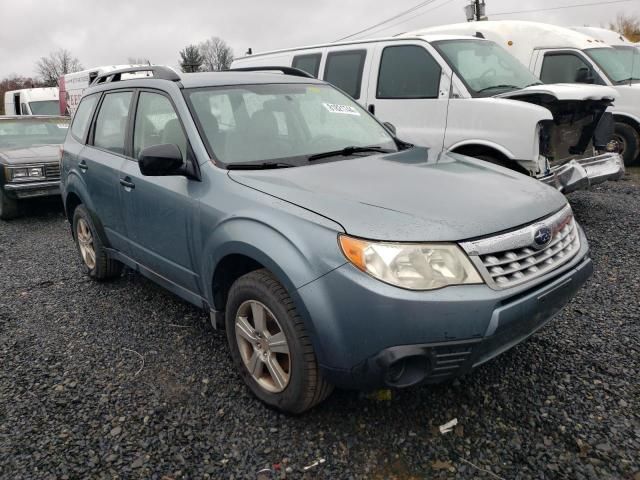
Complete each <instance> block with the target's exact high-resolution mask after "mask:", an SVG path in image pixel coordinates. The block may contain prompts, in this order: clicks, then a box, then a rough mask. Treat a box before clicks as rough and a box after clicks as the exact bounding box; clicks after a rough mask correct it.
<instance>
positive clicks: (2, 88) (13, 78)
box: [0, 75, 44, 115]
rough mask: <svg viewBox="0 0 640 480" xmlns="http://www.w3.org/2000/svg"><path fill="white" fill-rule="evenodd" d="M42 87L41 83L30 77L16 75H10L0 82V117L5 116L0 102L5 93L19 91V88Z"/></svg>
mask: <svg viewBox="0 0 640 480" xmlns="http://www.w3.org/2000/svg"><path fill="white" fill-rule="evenodd" d="M43 86H44V85H42V83H40V82H38V81H37V80H34V79H33V78H31V77H20V76H18V75H10V76H9V77H7V78H3V79H2V80H0V115H4V114H5V111H4V102H3V101H2V100H1V99H3V98H4V94H5V92H8V91H9V90H20V89H21V88H37V87H43Z"/></svg>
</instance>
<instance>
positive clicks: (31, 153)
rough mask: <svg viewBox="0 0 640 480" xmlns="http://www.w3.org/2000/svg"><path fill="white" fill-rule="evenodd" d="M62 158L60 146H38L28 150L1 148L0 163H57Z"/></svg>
mask: <svg viewBox="0 0 640 480" xmlns="http://www.w3.org/2000/svg"><path fill="white" fill-rule="evenodd" d="M59 158H60V145H57V144H56V145H36V146H33V147H27V148H0V163H2V164H4V165H20V164H29V163H40V162H55V161H58V159H59Z"/></svg>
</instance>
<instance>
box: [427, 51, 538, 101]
mask: <svg viewBox="0 0 640 480" xmlns="http://www.w3.org/2000/svg"><path fill="white" fill-rule="evenodd" d="M433 45H434V46H435V47H436V49H437V50H438V51H439V52H440V54H441V55H442V56H443V57H444V59H445V60H446V61H447V63H448V64H449V65H450V66H451V68H453V70H454V71H455V72H456V74H457V75H458V76H459V77H460V79H461V80H462V81H463V82H464V84H465V85H466V87H467V89H468V90H469V93H471V95H473V96H474V97H490V96H493V95H497V94H499V93H504V92H508V91H513V90H520V89H521V88H525V87H528V86H530V85H537V84H539V83H540V80H538V79H537V78H536V77H535V76H534V75H533V74H532V73H531V72H530V71H529V70H528V69H527V68H526V67H525V66H524V65H522V63H520V62H519V61H518V60H517V59H516V58H515V57H513V56H512V55H511V54H510V53H509V52H507V51H506V50H505V49H504V48H502V47H500V46H499V45H497V44H496V43H494V42H490V41H487V40H441V41H438V42H433Z"/></svg>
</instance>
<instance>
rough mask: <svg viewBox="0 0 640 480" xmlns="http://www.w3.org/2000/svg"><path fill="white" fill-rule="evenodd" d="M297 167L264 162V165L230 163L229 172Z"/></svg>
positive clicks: (290, 164) (282, 163)
mask: <svg viewBox="0 0 640 480" xmlns="http://www.w3.org/2000/svg"><path fill="white" fill-rule="evenodd" d="M289 167H297V165H293V164H292V163H284V162H262V163H230V164H229V165H227V170H272V169H275V168H289Z"/></svg>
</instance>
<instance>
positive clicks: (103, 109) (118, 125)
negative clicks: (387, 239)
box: [93, 92, 133, 155]
mask: <svg viewBox="0 0 640 480" xmlns="http://www.w3.org/2000/svg"><path fill="white" fill-rule="evenodd" d="M132 95H133V94H132V92H117V93H108V94H106V95H105V96H104V100H103V101H102V105H101V106H100V111H99V112H98V118H97V120H96V131H95V136H94V139H93V145H94V146H96V147H99V148H103V149H105V150H109V151H110V152H113V153H117V154H119V155H124V139H125V134H126V131H127V118H128V116H129V105H130V104H131V96H132Z"/></svg>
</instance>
